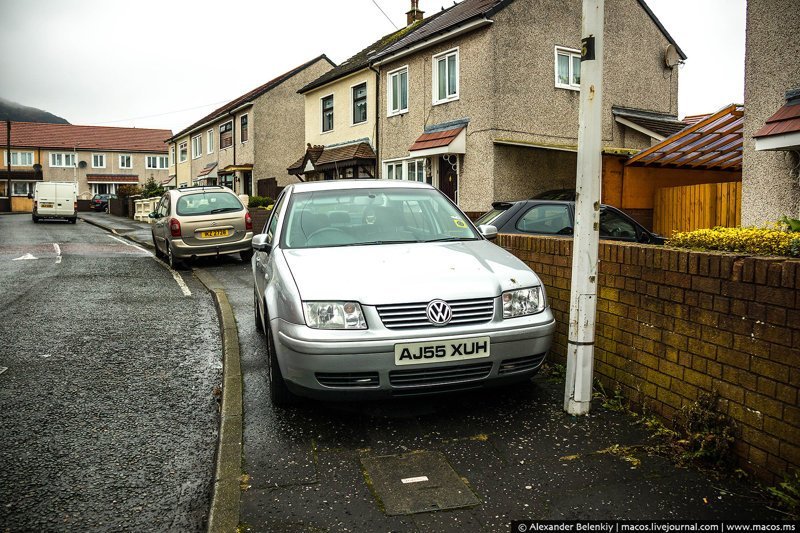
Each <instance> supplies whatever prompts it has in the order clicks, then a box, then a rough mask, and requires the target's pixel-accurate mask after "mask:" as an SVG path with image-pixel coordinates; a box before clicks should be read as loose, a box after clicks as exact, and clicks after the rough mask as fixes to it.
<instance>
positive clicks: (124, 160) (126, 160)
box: [119, 154, 133, 168]
mask: <svg viewBox="0 0 800 533" xmlns="http://www.w3.org/2000/svg"><path fill="white" fill-rule="evenodd" d="M119 168H133V165H132V164H131V156H130V155H128V154H122V155H120V156H119Z"/></svg>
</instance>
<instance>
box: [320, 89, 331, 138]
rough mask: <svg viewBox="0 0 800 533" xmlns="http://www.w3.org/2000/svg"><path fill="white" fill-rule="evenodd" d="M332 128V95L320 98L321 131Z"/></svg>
mask: <svg viewBox="0 0 800 533" xmlns="http://www.w3.org/2000/svg"><path fill="white" fill-rule="evenodd" d="M332 129H333V95H330V96H326V97H325V98H323V99H322V131H323V132H325V131H331V130H332Z"/></svg>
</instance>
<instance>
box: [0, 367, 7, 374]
mask: <svg viewBox="0 0 800 533" xmlns="http://www.w3.org/2000/svg"><path fill="white" fill-rule="evenodd" d="M6 370H8V367H7V366H0V374H2V373H3V372H5V371H6Z"/></svg>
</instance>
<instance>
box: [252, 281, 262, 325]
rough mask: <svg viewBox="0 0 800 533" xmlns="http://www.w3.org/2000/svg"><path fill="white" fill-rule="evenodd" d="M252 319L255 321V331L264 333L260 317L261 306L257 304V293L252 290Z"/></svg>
mask: <svg viewBox="0 0 800 533" xmlns="http://www.w3.org/2000/svg"><path fill="white" fill-rule="evenodd" d="M253 319H254V320H255V323H256V331H258V332H259V333H264V322H263V321H262V319H261V308H260V307H259V306H258V293H257V292H255V291H253Z"/></svg>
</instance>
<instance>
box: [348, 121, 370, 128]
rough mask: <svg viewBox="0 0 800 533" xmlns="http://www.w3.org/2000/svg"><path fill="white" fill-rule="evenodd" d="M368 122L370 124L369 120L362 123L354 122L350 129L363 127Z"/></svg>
mask: <svg viewBox="0 0 800 533" xmlns="http://www.w3.org/2000/svg"><path fill="white" fill-rule="evenodd" d="M367 122H369V121H367V120H362V121H361V122H353V123H352V124H350V127H351V128H354V127H356V126H363V125H364V124H366V123H367Z"/></svg>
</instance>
